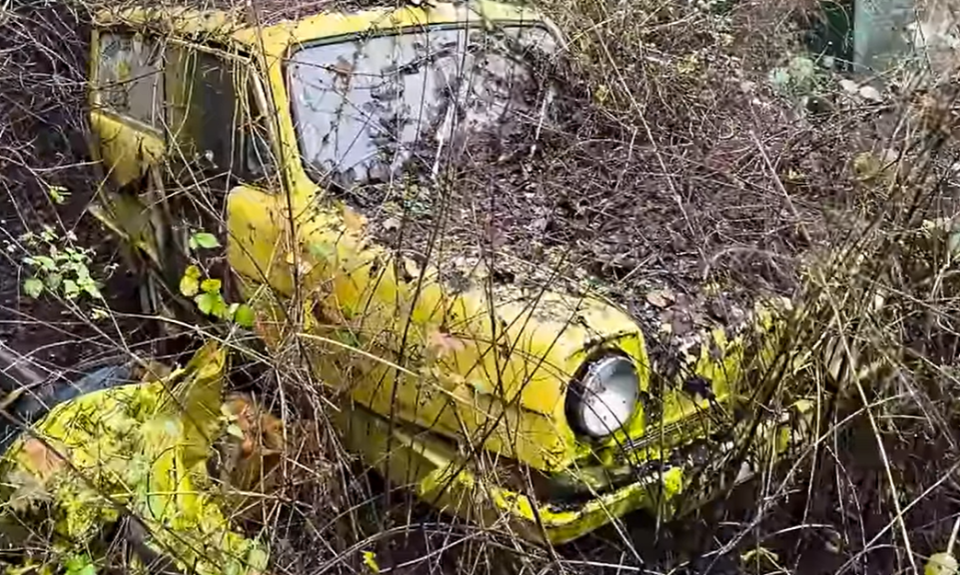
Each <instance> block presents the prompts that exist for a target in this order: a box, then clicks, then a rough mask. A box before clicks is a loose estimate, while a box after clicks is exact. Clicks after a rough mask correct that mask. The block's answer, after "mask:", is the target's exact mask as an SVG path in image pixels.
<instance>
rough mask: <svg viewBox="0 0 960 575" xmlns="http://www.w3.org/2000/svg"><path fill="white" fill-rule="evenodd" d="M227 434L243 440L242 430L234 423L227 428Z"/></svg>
mask: <svg viewBox="0 0 960 575" xmlns="http://www.w3.org/2000/svg"><path fill="white" fill-rule="evenodd" d="M227 433H228V434H229V435H232V436H234V437H236V438H237V439H243V430H242V429H240V426H239V425H237V424H236V423H231V424H230V425H228V426H227Z"/></svg>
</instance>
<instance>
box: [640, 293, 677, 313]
mask: <svg viewBox="0 0 960 575" xmlns="http://www.w3.org/2000/svg"><path fill="white" fill-rule="evenodd" d="M675 301H677V296H675V295H674V294H673V292H672V291H670V290H669V289H659V290H654V291H652V292H649V293H647V303H649V304H650V305H652V306H654V307H659V308H664V307H667V306H669V305H671V304H673V303H674V302H675Z"/></svg>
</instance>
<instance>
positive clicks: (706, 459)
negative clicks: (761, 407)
mask: <svg viewBox="0 0 960 575" xmlns="http://www.w3.org/2000/svg"><path fill="white" fill-rule="evenodd" d="M812 411H813V410H812V403H810V402H798V403H797V404H795V405H794V406H792V407H791V409H789V410H787V411H785V412H784V413H783V414H781V415H779V416H777V417H776V418H768V419H767V420H764V421H762V422H761V423H760V424H759V425H757V426H756V431H755V432H754V433H753V434H752V435H751V437H752V440H751V441H750V442H749V444H748V445H747V446H744V445H743V443H742V442H741V443H740V444H738V443H737V442H734V441H729V442H719V443H709V444H708V443H707V442H708V441H712V440H704V441H703V442H701V444H700V445H696V444H694V445H691V446H688V447H689V449H687V448H684V449H679V450H675V452H674V453H672V454H671V456H670V457H667V458H665V459H664V461H663V462H662V463H660V462H658V463H656V464H652V463H650V462H649V461H648V462H647V463H645V464H644V465H641V466H633V467H631V469H632V473H631V474H630V476H629V480H628V481H624V480H623V475H622V473H620V478H619V480H608V481H597V480H596V477H597V476H598V474H597V473H595V471H596V468H594V469H592V470H589V471H588V470H583V471H584V473H580V472H578V471H575V470H568V471H566V472H564V473H563V474H561V475H558V476H556V477H554V478H549V480H548V483H550V484H551V485H552V486H553V487H557V489H556V490H555V491H556V492H558V493H559V492H565V493H567V494H569V493H570V492H571V491H579V492H580V494H579V496H577V497H572V498H571V497H569V496H558V497H556V498H552V497H551V496H549V495H546V496H545V495H543V493H544V490H538V489H536V488H533V487H531V488H529V489H520V488H516V487H511V486H516V485H517V484H518V483H517V475H518V474H517V470H516V468H515V467H516V466H515V465H514V466H513V467H514V469H513V470H512V471H511V472H506V471H504V469H505V468H507V467H508V466H507V465H503V464H501V463H500V462H498V461H497V456H496V455H494V454H489V453H486V454H484V457H485V458H486V459H488V460H489V461H487V462H484V463H486V464H485V465H484V464H477V463H476V462H475V461H471V460H469V459H467V458H465V457H464V456H462V455H461V454H460V453H458V450H457V448H456V446H455V445H454V444H453V443H451V442H450V441H449V440H447V439H445V438H440V437H438V436H436V435H434V434H431V433H430V432H428V431H424V430H421V429H419V428H412V427H410V426H406V425H403V424H399V423H395V424H394V425H392V426H391V425H390V422H389V421H388V420H386V419H384V418H383V417H381V416H379V415H377V414H374V413H373V412H371V411H368V410H366V409H363V408H361V407H357V406H352V407H345V408H344V409H343V410H342V411H341V417H342V418H343V419H342V425H343V427H344V431H345V433H344V437H345V440H346V444H347V448H348V449H349V450H351V451H353V452H355V453H358V454H360V455H361V456H362V457H363V459H364V461H365V462H366V463H367V464H369V465H371V466H372V467H374V468H376V469H377V470H378V471H379V472H380V473H381V474H382V475H384V476H385V477H387V478H389V480H390V481H391V482H392V483H393V484H395V485H398V486H405V487H408V488H410V489H411V490H413V491H414V492H415V493H416V494H417V496H418V497H419V498H421V499H422V500H424V501H425V502H427V503H429V504H430V505H432V506H433V507H435V508H436V509H438V510H440V511H442V512H444V513H448V514H452V515H456V516H459V517H462V518H464V519H466V520H468V521H472V522H475V523H478V524H480V525H482V526H484V527H486V528H491V529H496V530H500V531H502V532H504V533H509V534H513V535H515V536H519V537H521V538H523V539H526V540H528V541H534V542H539V543H551V544H561V543H566V542H569V541H572V540H574V539H577V538H579V537H581V536H583V535H586V534H587V533H590V532H591V531H593V530H595V529H597V528H599V527H601V526H603V525H605V524H607V523H611V522H613V521H616V520H617V519H618V518H620V517H623V516H624V515H626V514H627V513H630V512H631V511H634V510H637V509H646V510H648V511H650V512H652V513H655V514H658V515H659V516H660V517H661V518H662V519H670V518H674V517H676V516H678V515H682V514H685V513H687V512H689V511H692V510H694V509H696V508H697V507H700V506H702V505H703V504H704V503H706V502H708V501H709V500H710V499H712V498H714V497H716V496H717V495H719V494H721V493H723V492H724V491H725V490H727V489H729V488H730V487H732V486H733V485H736V484H738V483H742V482H744V481H746V480H748V479H750V478H751V477H752V476H753V475H754V470H755V469H758V468H764V469H766V468H769V466H770V465H771V464H772V463H773V462H774V461H775V460H776V459H778V458H780V457H782V456H783V454H784V453H785V452H786V451H788V450H793V449H797V448H798V447H799V446H801V445H803V443H804V440H805V439H807V438H809V424H810V415H811V413H812ZM743 447H746V449H741V448H743ZM731 465H733V469H732V470H731ZM481 470H482V471H481ZM731 471H732V472H731ZM534 473H537V472H533V471H528V472H526V475H525V477H526V479H527V482H526V484H528V485H533V484H534V483H535V480H531V478H530V475H531V474H534ZM520 475H521V476H524V474H523V473H522V472H521V473H520ZM538 475H539V474H538ZM587 475H590V476H591V479H589V480H587V479H584V480H583V481H582V482H581V483H580V485H577V486H573V487H574V488H573V489H571V483H572V482H576V480H577V478H578V477H583V478H585V477H586V476H587ZM615 475H616V473H614V474H611V476H615ZM540 477H541V478H542V477H543V476H542V475H541V476H540ZM731 482H732V483H731ZM546 491H547V492H550V491H551V489H547V490H546ZM537 492H539V493H541V495H540V496H537V495H535V493H537Z"/></svg>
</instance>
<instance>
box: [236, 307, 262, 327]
mask: <svg viewBox="0 0 960 575" xmlns="http://www.w3.org/2000/svg"><path fill="white" fill-rule="evenodd" d="M255 319H256V317H255V315H254V313H253V308H252V307H250V306H248V305H247V304H245V303H242V304H240V305H239V306H238V307H237V309H236V311H235V312H234V313H233V323H235V324H237V325H239V326H240V327H253V322H254V320H255Z"/></svg>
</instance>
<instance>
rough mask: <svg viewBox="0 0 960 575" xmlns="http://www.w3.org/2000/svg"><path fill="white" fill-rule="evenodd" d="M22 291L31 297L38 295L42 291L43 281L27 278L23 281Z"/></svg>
mask: <svg viewBox="0 0 960 575" xmlns="http://www.w3.org/2000/svg"><path fill="white" fill-rule="evenodd" d="M23 293H25V294H27V296H29V297H32V298H38V297H40V294H42V293H43V282H42V281H40V280H38V279H37V278H29V279H27V280H26V281H24V282H23Z"/></svg>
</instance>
